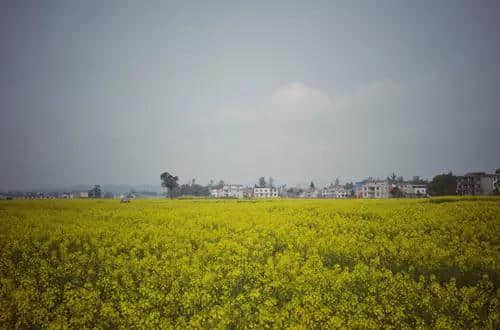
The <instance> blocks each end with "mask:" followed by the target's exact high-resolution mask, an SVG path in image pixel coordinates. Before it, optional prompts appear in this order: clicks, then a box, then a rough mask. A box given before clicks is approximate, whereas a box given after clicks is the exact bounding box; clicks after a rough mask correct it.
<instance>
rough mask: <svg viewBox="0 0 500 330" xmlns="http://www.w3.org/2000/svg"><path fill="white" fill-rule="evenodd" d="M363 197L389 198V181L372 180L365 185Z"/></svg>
mask: <svg viewBox="0 0 500 330" xmlns="http://www.w3.org/2000/svg"><path fill="white" fill-rule="evenodd" d="M362 192H363V198H389V183H388V182H387V181H371V182H366V183H365V184H364V185H363V189H362Z"/></svg>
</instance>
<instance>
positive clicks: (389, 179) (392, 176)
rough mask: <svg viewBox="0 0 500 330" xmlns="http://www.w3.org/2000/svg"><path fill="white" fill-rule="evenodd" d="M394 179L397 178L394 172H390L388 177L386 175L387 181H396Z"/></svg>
mask: <svg viewBox="0 0 500 330" xmlns="http://www.w3.org/2000/svg"><path fill="white" fill-rule="evenodd" d="M396 179H397V176H396V173H394V172H392V174H391V176H390V177H387V181H389V183H396Z"/></svg>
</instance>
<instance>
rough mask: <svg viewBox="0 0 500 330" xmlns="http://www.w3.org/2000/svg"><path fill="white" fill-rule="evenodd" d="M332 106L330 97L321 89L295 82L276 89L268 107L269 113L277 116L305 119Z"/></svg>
mask: <svg viewBox="0 0 500 330" xmlns="http://www.w3.org/2000/svg"><path fill="white" fill-rule="evenodd" d="M332 106H333V104H332V101H331V100H330V97H329V96H328V95H327V94H326V93H324V92H323V91H321V90H320V89H317V88H312V87H308V86H306V85H305V84H303V83H301V82H293V83H290V84H287V85H284V86H281V87H279V88H278V89H277V90H275V91H274V93H273V94H272V95H271V100H270V104H269V106H268V108H269V113H270V114H271V115H273V116H276V117H281V118H283V117H285V118H287V119H305V118H310V117H312V116H314V115H315V114H317V113H320V112H322V111H325V110H328V109H331V108H332Z"/></svg>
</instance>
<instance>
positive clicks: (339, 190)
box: [321, 186, 350, 198]
mask: <svg viewBox="0 0 500 330" xmlns="http://www.w3.org/2000/svg"><path fill="white" fill-rule="evenodd" d="M349 193H350V192H349V191H348V190H346V189H345V188H344V187H342V186H329V187H325V188H323V191H322V193H321V196H322V197H323V198H347V197H349V195H350V194H349Z"/></svg>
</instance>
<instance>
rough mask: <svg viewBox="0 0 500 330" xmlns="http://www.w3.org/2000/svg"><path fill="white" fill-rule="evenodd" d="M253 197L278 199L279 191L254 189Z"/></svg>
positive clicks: (270, 188)
mask: <svg viewBox="0 0 500 330" xmlns="http://www.w3.org/2000/svg"><path fill="white" fill-rule="evenodd" d="M253 196H254V197H255V198H277V197H278V189H277V188H275V187H257V186H256V187H254V188H253Z"/></svg>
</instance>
